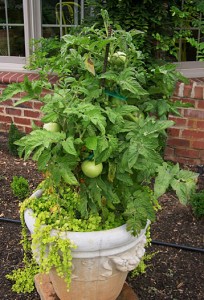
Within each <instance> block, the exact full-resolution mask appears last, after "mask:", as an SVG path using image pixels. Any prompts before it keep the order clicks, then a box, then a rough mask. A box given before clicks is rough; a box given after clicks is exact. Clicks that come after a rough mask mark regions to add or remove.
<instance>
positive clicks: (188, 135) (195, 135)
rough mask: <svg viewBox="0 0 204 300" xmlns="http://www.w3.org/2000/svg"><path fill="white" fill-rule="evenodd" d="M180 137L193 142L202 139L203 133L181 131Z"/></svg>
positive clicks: (188, 130)
mask: <svg viewBox="0 0 204 300" xmlns="http://www.w3.org/2000/svg"><path fill="white" fill-rule="evenodd" d="M181 136H182V137H183V138H188V139H194V140H196V139H204V131H199V130H193V129H192V130H191V129H184V130H182V134H181Z"/></svg>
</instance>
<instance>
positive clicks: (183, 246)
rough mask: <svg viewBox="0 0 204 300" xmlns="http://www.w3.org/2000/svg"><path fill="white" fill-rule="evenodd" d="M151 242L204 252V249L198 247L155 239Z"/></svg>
mask: <svg viewBox="0 0 204 300" xmlns="http://www.w3.org/2000/svg"><path fill="white" fill-rule="evenodd" d="M151 243H152V244H154V245H159V246H166V247H173V248H179V249H182V250H188V251H195V252H202V253H204V249H202V248H196V247H191V246H185V245H179V244H173V243H166V242H161V241H155V240H152V241H151Z"/></svg>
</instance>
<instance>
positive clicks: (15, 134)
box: [8, 123, 24, 156]
mask: <svg viewBox="0 0 204 300" xmlns="http://www.w3.org/2000/svg"><path fill="white" fill-rule="evenodd" d="M23 136H24V133H23V132H21V131H19V130H18V128H17V127H16V125H15V124H14V123H11V125H10V128H9V135H8V149H9V152H10V153H11V154H12V155H14V156H18V146H17V145H15V144H14V143H15V142H16V141H18V140H19V139H20V138H22V137H23Z"/></svg>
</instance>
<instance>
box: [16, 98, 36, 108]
mask: <svg viewBox="0 0 204 300" xmlns="http://www.w3.org/2000/svg"><path fill="white" fill-rule="evenodd" d="M17 101H18V100H16V101H15V103H16V102H17ZM18 107H22V108H31V109H32V108H33V102H32V101H26V102H23V103H21V104H19V105H18Z"/></svg>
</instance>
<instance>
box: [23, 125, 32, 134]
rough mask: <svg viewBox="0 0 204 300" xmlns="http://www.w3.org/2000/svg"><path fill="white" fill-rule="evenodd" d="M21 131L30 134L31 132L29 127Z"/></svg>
mask: <svg viewBox="0 0 204 300" xmlns="http://www.w3.org/2000/svg"><path fill="white" fill-rule="evenodd" d="M23 131H24V132H25V133H30V132H31V131H32V128H31V127H26V126H25V127H24V129H23Z"/></svg>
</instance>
